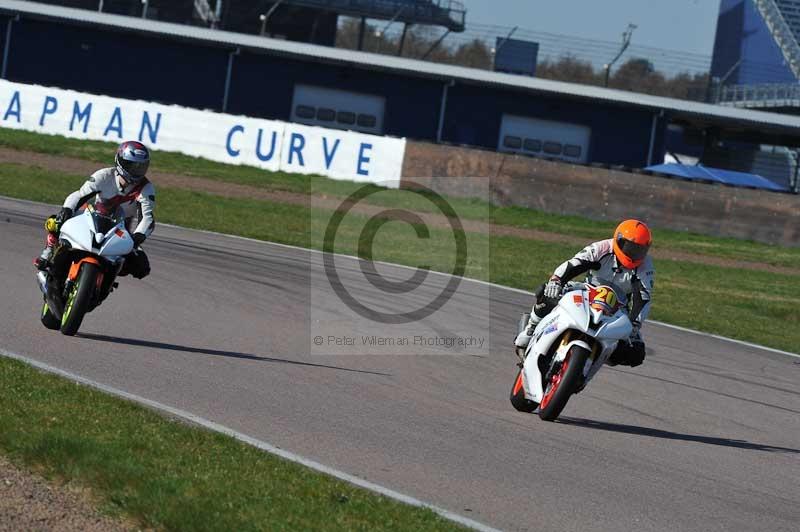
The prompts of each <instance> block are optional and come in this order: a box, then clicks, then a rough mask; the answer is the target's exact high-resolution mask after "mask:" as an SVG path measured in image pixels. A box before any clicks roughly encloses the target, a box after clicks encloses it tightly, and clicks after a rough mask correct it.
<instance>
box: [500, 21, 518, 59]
mask: <svg viewBox="0 0 800 532" xmlns="http://www.w3.org/2000/svg"><path fill="white" fill-rule="evenodd" d="M518 29H519V26H514V29H512V30H511V31H509V32H508V35H506V36H505V37H503V40H501V41H500V44H498V45H497V48H495V49H494V54H495V55H497V53H498V52H499V51H500V48H502V47H503V46H505V45H506V43H507V42H508V40H509V39H510V38H511V36H512V35H514V33H515V32H516V31H517V30H518Z"/></svg>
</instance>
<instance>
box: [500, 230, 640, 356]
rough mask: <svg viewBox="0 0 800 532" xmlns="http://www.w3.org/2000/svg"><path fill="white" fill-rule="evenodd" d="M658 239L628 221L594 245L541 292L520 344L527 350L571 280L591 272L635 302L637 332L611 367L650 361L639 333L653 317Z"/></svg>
mask: <svg viewBox="0 0 800 532" xmlns="http://www.w3.org/2000/svg"><path fill="white" fill-rule="evenodd" d="M651 240H652V237H651V234H650V229H649V228H648V227H647V225H645V224H644V223H643V222H640V221H638V220H625V221H624V222H622V223H621V224H619V226H617V229H616V231H615V232H614V238H610V239H608V240H601V241H599V242H594V243H592V244H590V245H588V246H587V247H585V248H584V249H582V250H581V251H580V252H578V253H577V254H576V255H575V256H574V257H572V258H571V259H570V260H568V261H566V262H564V263H563V264H561V265H560V266H559V267H558V268H556V270H555V272H553V276H552V277H551V278H550V280H549V281H548V282H547V283H545V284H544V285H542V286H541V287H539V289H538V290H537V291H536V293H535V295H536V301H535V302H534V305H533V309H532V310H531V318H530V321H529V322H528V326H527V327H526V328H525V330H523V331H522V332H520V333H519V334H518V335H517V338H516V340H515V341H514V345H515V346H516V347H517V348H518V349H523V350H524V349H525V348H526V347H527V346H528V343H529V342H530V339H531V336H532V335H533V331H534V329H535V328H536V325H537V324H538V323H539V322H540V321H541V320H542V318H544V317H545V316H546V315H547V314H549V313H550V312H551V311H552V310H553V308H554V307H555V304H556V302H557V300H558V298H559V297H560V296H561V294H562V292H563V288H564V285H565V284H566V283H567V282H568V281H570V280H571V279H573V278H575V277H577V276H578V275H581V274H583V273H586V274H587V281H588V282H591V283H593V284H604V285H609V286H611V287H612V288H614V290H615V291H616V292H617V293H618V294H620V295H624V296H625V298H626V300H627V301H628V302H629V304H630V307H629V310H630V312H629V316H630V318H631V323H632V324H633V332H632V333H631V336H630V338H629V339H628V341H627V342H620V345H619V346H618V348H617V350H616V351H615V352H614V354H612V355H611V357H610V358H609V363H610V364H611V365H616V364H624V365H630V366H638V365H639V364H641V363H642V361H643V360H644V357H645V349H644V342H643V341H642V337H641V333H640V331H639V329H640V327H641V325H642V323H644V321H645V320H646V319H647V316H648V314H649V313H650V302H651V293H652V290H653V284H654V282H655V268H654V267H653V261H652V259H651V258H650V256H649V255H647V251H648V249H649V247H650V243H651Z"/></svg>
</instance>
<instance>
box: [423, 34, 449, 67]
mask: <svg viewBox="0 0 800 532" xmlns="http://www.w3.org/2000/svg"><path fill="white" fill-rule="evenodd" d="M448 35H450V30H447V31H446V32H444V35H442V36H441V37H439V39H438V40H437V41H436V42H435V43H433V46H431V47H430V48H428V51H427V52H425V54H424V55H423V56H422V59H423V60H425V59H427V58H428V56H429V55H431V52H433V51H434V50H436V49H437V48H438V47H439V45H440V44H442V41H444V40H445V38H446V37H447V36H448Z"/></svg>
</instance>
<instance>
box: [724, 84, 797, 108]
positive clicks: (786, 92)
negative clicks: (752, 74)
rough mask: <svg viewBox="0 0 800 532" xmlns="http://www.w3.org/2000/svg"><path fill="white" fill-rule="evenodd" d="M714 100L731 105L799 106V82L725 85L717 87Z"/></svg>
mask: <svg viewBox="0 0 800 532" xmlns="http://www.w3.org/2000/svg"><path fill="white" fill-rule="evenodd" d="M715 100H716V102H715V103H719V104H721V105H727V106H732V107H800V84H799V83H761V84H758V85H725V86H722V87H719V88H718V89H717V92H716V94H715Z"/></svg>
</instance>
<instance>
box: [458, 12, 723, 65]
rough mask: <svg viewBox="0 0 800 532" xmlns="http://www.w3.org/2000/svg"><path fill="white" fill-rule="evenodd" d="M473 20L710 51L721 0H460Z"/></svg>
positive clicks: (572, 34) (685, 49) (566, 33)
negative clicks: (628, 35) (631, 28)
mask: <svg viewBox="0 0 800 532" xmlns="http://www.w3.org/2000/svg"><path fill="white" fill-rule="evenodd" d="M459 1H461V2H462V3H463V4H464V5H465V6H466V7H467V25H468V26H469V24H470V23H479V24H495V25H499V26H509V27H513V26H519V27H520V29H528V30H534V31H546V32H552V33H562V34H565V35H570V36H575V37H584V38H590V39H602V40H606V41H620V40H621V35H622V32H623V31H624V30H625V28H626V27H627V25H628V23H629V22H632V23H633V24H636V25H637V26H638V28H637V29H636V31H635V32H634V34H633V41H632V42H633V44H637V45H642V46H654V47H657V48H665V49H668V50H680V51H686V52H693V53H699V54H704V55H709V56H710V55H711V52H712V48H713V47H714V31H715V28H716V22H717V13H718V12H719V0H459Z"/></svg>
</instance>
